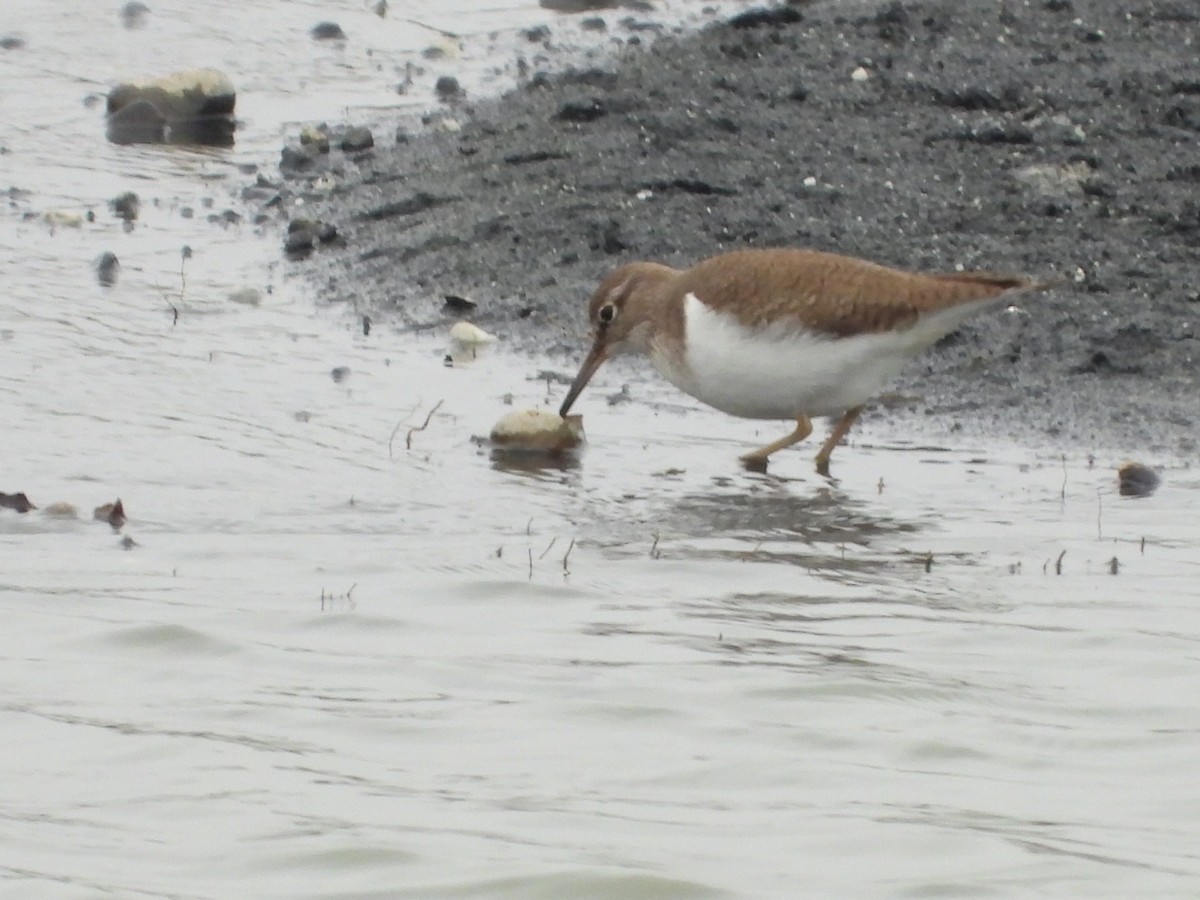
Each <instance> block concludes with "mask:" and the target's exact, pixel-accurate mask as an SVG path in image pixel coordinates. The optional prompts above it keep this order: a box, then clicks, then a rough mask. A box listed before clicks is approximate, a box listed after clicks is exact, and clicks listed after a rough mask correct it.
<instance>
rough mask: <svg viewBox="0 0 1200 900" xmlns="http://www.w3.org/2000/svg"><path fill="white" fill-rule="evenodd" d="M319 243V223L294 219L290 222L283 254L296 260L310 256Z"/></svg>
mask: <svg viewBox="0 0 1200 900" xmlns="http://www.w3.org/2000/svg"><path fill="white" fill-rule="evenodd" d="M316 242H317V223H316V222H314V221H313V220H312V219H293V220H292V221H290V222H288V230H287V237H285V238H284V240H283V252H284V253H286V254H287V255H288V256H290V257H292V258H294V259H302V258H304V257H306V256H308V255H309V254H310V253H311V252H312V249H313V246H314V245H315V244H316Z"/></svg>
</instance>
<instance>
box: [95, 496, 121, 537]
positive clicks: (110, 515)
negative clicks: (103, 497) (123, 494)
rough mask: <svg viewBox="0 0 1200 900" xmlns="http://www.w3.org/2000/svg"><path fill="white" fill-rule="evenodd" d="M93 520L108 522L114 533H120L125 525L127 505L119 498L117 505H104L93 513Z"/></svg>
mask: <svg viewBox="0 0 1200 900" xmlns="http://www.w3.org/2000/svg"><path fill="white" fill-rule="evenodd" d="M92 518H93V519H97V520H99V521H101V522H107V523H108V524H109V525H111V526H112V529H113V531H120V530H121V527H122V526H123V525H124V524H125V522H126V518H125V504H124V503H122V502H121V498H120V497H118V498H117V501H116V502H115V503H103V504H101V505H100V506H97V507H96V508H95V509H94V510H93V511H92Z"/></svg>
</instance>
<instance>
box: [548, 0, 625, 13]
mask: <svg viewBox="0 0 1200 900" xmlns="http://www.w3.org/2000/svg"><path fill="white" fill-rule="evenodd" d="M538 5H539V6H541V8H542V9H549V10H553V11H554V12H560V13H581V12H594V11H595V10H598V9H616V8H617V6H618V5H619V4H618V2H617V0H539V3H538Z"/></svg>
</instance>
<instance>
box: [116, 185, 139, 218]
mask: <svg viewBox="0 0 1200 900" xmlns="http://www.w3.org/2000/svg"><path fill="white" fill-rule="evenodd" d="M108 205H109V208H111V209H112V211H113V215H115V216H116V217H117V218H118V219H123V220H125V222H127V223H128V222H134V221H136V220H137V217H138V213H139V212H141V209H142V201H141V200H140V199H139V198H138V195H137V194H135V193H134V192H133V191H125V192H124V193H123V194H117V196H115V197H113V198H112V199H111V200H109V201H108Z"/></svg>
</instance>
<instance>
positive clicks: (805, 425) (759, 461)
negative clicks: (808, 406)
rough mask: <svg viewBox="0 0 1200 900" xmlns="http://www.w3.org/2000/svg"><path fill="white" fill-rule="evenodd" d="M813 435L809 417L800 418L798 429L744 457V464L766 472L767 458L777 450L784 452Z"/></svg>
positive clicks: (797, 421) (797, 420)
mask: <svg viewBox="0 0 1200 900" xmlns="http://www.w3.org/2000/svg"><path fill="white" fill-rule="evenodd" d="M810 434H812V420H811V419H809V417H808V416H800V417H799V418H798V419H796V429H795V431H793V432H792V433H791V434H789V435H788V436H787V437H781V438H780V439H779V440H777V441H774V442H772V443H770V444H767V446H765V447H763V448H761V449H759V450H755V451H754V452H753V453H747V454H746V455H745V456H743V457H742V458H741V459H742V464H743V465H744V466H745V467H746V468H747V469H752V470H755V471H765V470H766V468H767V457H768V456H770V455H771V454H772V453H774V452H775V451H776V450H782V449H783V448H784V447H790V446H792V444H798V443H800V442H801V441H802V440H804V439H805V438H806V437H808V436H809V435H810Z"/></svg>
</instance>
